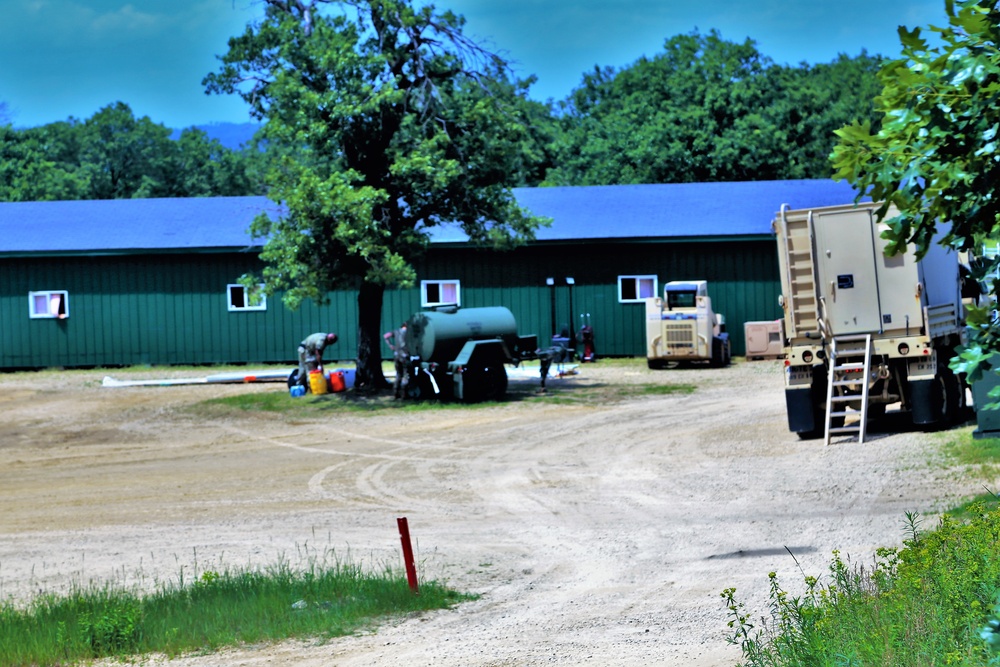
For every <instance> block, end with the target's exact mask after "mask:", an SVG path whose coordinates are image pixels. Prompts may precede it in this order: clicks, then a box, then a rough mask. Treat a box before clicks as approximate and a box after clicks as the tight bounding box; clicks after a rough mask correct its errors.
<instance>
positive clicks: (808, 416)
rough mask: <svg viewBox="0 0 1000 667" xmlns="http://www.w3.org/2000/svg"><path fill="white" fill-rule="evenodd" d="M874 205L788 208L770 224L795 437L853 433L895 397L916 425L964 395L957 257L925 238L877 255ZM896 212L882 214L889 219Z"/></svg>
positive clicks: (950, 411)
mask: <svg viewBox="0 0 1000 667" xmlns="http://www.w3.org/2000/svg"><path fill="white" fill-rule="evenodd" d="M878 207H879V205H878V204H875V203H865V204H857V205H845V206H833V207H825V208H815V209H802V210H789V209H788V207H787V205H783V206H782V207H781V210H780V211H779V213H778V214H777V216H776V218H775V220H774V222H773V229H774V232H775V235H776V238H777V243H778V261H779V266H780V272H781V306H782V308H783V310H784V332H785V333H784V335H785V355H786V356H785V370H786V373H785V404H786V408H787V412H788V427H789V429H790V430H791V431H793V432H795V433H798V434H799V435H800V436H801V437H803V438H812V437H820V436H822V437H824V438H825V440H826V442H829V441H830V438H831V436H832V435H838V434H841V435H842V434H855V433H856V434H857V437H858V440H859V441H863V440H864V437H865V430H866V428H867V422H868V420H869V418H872V417H876V416H879V415H882V414H884V412H885V409H886V406H888V405H892V404H896V403H898V404H899V405H900V408H901V409H902V410H905V411H909V413H910V414H911V416H912V420H913V423H914V424H916V425H918V426H920V427H924V428H930V427H943V426H946V425H948V424H950V423H952V422H953V421H954V420H955V419H956V417H957V416H958V414H959V411H960V410H961V409H962V407H963V406H964V403H965V391H964V387H963V382H962V380H961V379H960V378H958V377H956V375H955V374H954V373H953V372H952V371H951V370H950V369H949V368H948V361H949V359H950V358H951V357H952V355H953V350H954V348H955V347H956V346H957V345H958V344H960V343H961V342H962V341H963V340H964V331H965V327H964V310H963V307H962V298H961V283H960V276H959V259H958V255H957V254H956V253H955V252H952V251H951V250H948V249H947V248H944V247H942V246H941V245H938V244H937V243H932V244H931V246H930V249H929V250H928V252H927V254H926V255H925V256H924V257H923V258H921V259H919V260H918V259H917V258H916V255H915V252H914V249H913V247H912V246H911V247H909V248H908V249H907V250H906V252H904V253H900V254H897V255H893V256H887V255H886V254H885V248H886V245H887V241H886V240H884V239H882V238H881V234H882V232H883V231H885V230H886V229H887V226H886V225H885V224H880V223H878V222H877V218H876V210H877V209H878ZM893 214H894V211H893V210H890V211H889V216H887V217H891V216H892V215H893Z"/></svg>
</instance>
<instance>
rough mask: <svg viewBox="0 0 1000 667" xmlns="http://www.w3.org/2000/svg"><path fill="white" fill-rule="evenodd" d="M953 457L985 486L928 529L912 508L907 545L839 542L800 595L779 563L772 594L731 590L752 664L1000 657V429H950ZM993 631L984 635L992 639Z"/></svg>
mask: <svg viewBox="0 0 1000 667" xmlns="http://www.w3.org/2000/svg"><path fill="white" fill-rule="evenodd" d="M940 451H941V453H942V454H943V457H944V459H943V460H944V463H945V464H946V465H948V466H949V467H952V466H957V467H958V468H959V469H960V470H961V474H962V475H963V477H966V478H968V477H969V476H970V475H971V476H974V477H980V478H982V479H983V481H984V484H983V486H984V491H985V492H984V493H982V494H980V495H979V496H977V497H976V498H973V499H971V500H969V501H966V502H964V503H962V504H960V505H958V506H957V507H955V508H953V509H952V510H950V511H948V512H946V513H945V514H944V516H943V518H942V519H941V521H940V523H939V525H938V526H936V527H935V528H934V529H933V530H930V531H926V532H923V531H921V529H920V528H921V527H920V525H919V524H920V518H919V517H918V516H917V515H915V514H912V513H908V514H907V515H906V520H905V526H906V535H905V536H906V538H907V539H905V540H904V541H903V547H902V548H901V549H888V548H883V549H879V550H878V551H877V552H876V558H875V559H874V561H873V562H872V563H868V564H853V565H852V564H849V563H845V562H844V561H843V560H842V559H841V557H840V555H839V554H838V553H837V552H834V556H833V560H832V562H831V564H830V567H829V572H828V575H827V577H826V580H825V581H821V580H820V579H818V578H815V577H810V576H803V581H802V585H801V586H799V587H797V588H799V589H800V590H802V591H803V592H801V593H799V594H797V595H793V594H791V593H789V592H788V591H787V590H785V589H784V587H783V586H782V585H781V584H780V583H779V582H778V579H777V576H776V575H775V573H773V572H772V573H770V575H769V577H770V604H769V608H768V611H767V612H766V613H765V614H764V615H763V616H760V617H755V616H754V615H753V614H750V613H749V612H748V611H747V610H746V608H745V607H744V605H743V604H742V603H741V602H739V600H738V599H737V598H736V593H735V589H732V588H730V589H727V590H726V591H724V592H723V593H722V597H723V599H724V600H725V604H726V605H727V608H728V610H729V614H730V622H729V630H730V635H729V640H730V641H731V642H732V643H734V644H737V645H739V646H740V648H741V649H742V653H743V658H744V662H742V663H741V664H742V665H744V666H746V667H765V666H766V667H793V666H795V667H797V666H799V665H814V666H816V667H858V666H861V665H866V666H867V665H879V666H886V667H897V666H898V667H909V666H910V665H920V666H923V665H962V666H976V667H978V666H986V665H1000V607H996V606H995V605H997V603H998V602H1000V498H998V497H997V495H995V494H994V490H991V489H989V488H988V487H987V484H986V483H987V482H988V481H989V480H993V479H995V478H996V476H997V474H998V472H1000V439H991V438H984V439H976V438H974V437H973V436H972V432H971V430H959V431H956V432H954V433H949V434H948V440H947V441H945V442H943V443H942V446H941V449H940ZM984 640H985V641H984Z"/></svg>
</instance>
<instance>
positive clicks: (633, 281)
mask: <svg viewBox="0 0 1000 667" xmlns="http://www.w3.org/2000/svg"><path fill="white" fill-rule="evenodd" d="M656 290H657V279H656V276H618V303H639V302H641V301H644V300H645V299H648V298H650V297H653V296H656Z"/></svg>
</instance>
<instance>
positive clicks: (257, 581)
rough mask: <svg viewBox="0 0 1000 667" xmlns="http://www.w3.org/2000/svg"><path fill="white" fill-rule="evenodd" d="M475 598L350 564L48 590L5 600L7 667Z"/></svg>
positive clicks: (205, 645)
mask: <svg viewBox="0 0 1000 667" xmlns="http://www.w3.org/2000/svg"><path fill="white" fill-rule="evenodd" d="M324 560H325V559H324ZM467 599H471V598H470V596H466V595H461V594H458V593H456V592H454V591H451V590H449V589H447V588H446V587H444V586H442V585H440V584H437V583H435V582H428V583H422V584H421V585H420V588H419V594H414V593H413V592H412V591H411V590H410V589H409V587H408V585H407V581H406V578H405V577H404V576H400V575H398V574H397V573H395V572H393V571H391V570H388V569H386V570H385V571H381V572H375V573H371V572H366V571H364V570H363V569H362V568H360V567H358V566H355V565H351V564H345V563H341V562H335V563H333V564H328V563H326V562H313V563H311V564H309V565H308V566H306V567H305V568H304V569H293V568H291V567H290V566H288V564H287V563H278V564H277V565H275V566H273V567H270V568H267V569H266V570H251V569H242V570H233V571H223V572H215V571H206V572H204V573H202V574H201V576H200V577H198V578H197V579H196V580H195V581H193V582H189V583H186V584H185V583H184V582H183V578H182V579H181V581H180V582H179V583H176V584H170V585H162V586H160V587H159V588H158V589H157V590H156V591H154V592H152V593H149V594H146V595H140V594H139V593H137V592H135V591H133V590H128V589H125V588H122V587H115V586H103V587H99V586H95V585H92V586H90V587H87V588H81V587H76V588H74V589H73V590H71V591H70V592H69V593H68V594H66V595H63V596H57V595H41V596H39V597H37V598H35V599H33V600H31V601H30V602H29V603H28V604H27V606H26V607H24V608H16V607H14V606H13V605H12V604H10V603H4V604H2V605H0V638H3V641H0V665H4V666H5V667H6V666H21V665H25V666H27V665H63V664H67V663H76V662H82V661H87V660H90V659H93V658H101V657H108V656H119V657H127V656H135V655H143V654H150V653H161V654H165V655H167V656H170V657H175V656H178V655H181V654H184V653H189V652H194V651H197V652H206V651H214V650H217V649H219V648H222V647H226V646H234V645H240V644H258V643H262V642H263V643H266V642H273V641H279V640H282V639H288V638H316V639H319V640H324V639H329V638H332V637H337V636H343V635H347V634H351V633H353V632H357V631H359V630H362V629H366V628H369V627H372V626H373V625H375V624H376V623H377V622H378V621H379V620H380V619H382V618H385V617H388V616H398V615H403V614H408V613H413V612H420V611H425V610H430V609H442V608H448V607H451V606H453V605H455V604H457V603H458V602H461V601H463V600H467Z"/></svg>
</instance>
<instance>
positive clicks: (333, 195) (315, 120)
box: [205, 0, 542, 391]
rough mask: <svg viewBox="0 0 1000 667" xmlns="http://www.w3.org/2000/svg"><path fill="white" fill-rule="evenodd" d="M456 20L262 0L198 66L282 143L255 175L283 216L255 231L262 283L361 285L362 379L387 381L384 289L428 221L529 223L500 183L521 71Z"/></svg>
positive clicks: (478, 239) (413, 252) (306, 289)
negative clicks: (214, 57) (260, 8)
mask: <svg viewBox="0 0 1000 667" xmlns="http://www.w3.org/2000/svg"><path fill="white" fill-rule="evenodd" d="M325 6H329V7H332V10H333V11H329V12H328V11H324V9H325ZM352 13H353V16H355V17H356V18H349V16H348V15H349V14H352ZM463 23H464V21H463V19H462V18H461V17H458V16H456V15H455V14H452V13H451V12H441V13H439V12H437V11H436V10H435V9H434V7H433V6H424V7H421V8H419V9H415V8H414V7H413V6H411V5H410V3H409V2H408V1H406V0H383V1H376V0H308V1H306V0H300V1H295V2H285V1H282V0H267V3H266V12H265V17H264V19H263V21H261V22H260V23H259V24H256V25H252V26H248V27H247V29H246V31H245V32H244V33H243V34H242V35H240V36H237V37H234V38H232V39H231V40H230V42H229V52H228V53H227V54H225V55H224V56H222V58H221V61H222V67H221V68H220V70H219V71H218V72H217V73H214V74H210V75H209V76H208V77H206V79H205V85H206V86H207V89H208V90H209V91H210V92H216V93H229V94H232V93H235V94H238V95H240V96H241V97H242V98H243V99H244V100H245V101H246V102H247V103H248V104H249V105H250V108H251V112H252V113H253V115H254V116H256V117H257V118H259V119H262V120H266V124H265V126H264V129H263V135H262V136H263V138H264V139H265V140H266V141H268V142H271V143H273V144H274V145H276V146H281V147H284V148H286V149H288V150H289V151H290V152H289V154H288V155H286V156H284V157H283V158H282V159H281V160H279V161H277V163H276V165H275V167H274V168H273V169H272V170H271V171H270V172H269V174H268V182H269V184H270V186H271V189H270V196H271V197H272V198H273V199H274V200H275V201H278V202H281V203H282V205H283V206H284V207H285V214H284V215H283V216H282V217H281V218H280V219H278V220H272V219H270V218H267V217H263V216H262V217H260V218H258V219H257V221H256V222H255V223H254V226H253V228H252V232H253V233H254V234H255V235H256V236H259V237H262V238H266V239H267V243H266V246H265V248H264V251H263V253H262V259H263V260H264V261H265V263H266V264H267V268H266V269H265V271H264V276H263V278H264V282H265V285H266V290H267V291H268V292H274V291H276V290H279V289H280V290H284V291H285V301H286V303H287V304H288V305H289V306H290V307H293V308H294V307H296V306H297V305H298V304H299V303H301V301H302V300H303V299H306V298H309V299H313V300H315V301H317V302H319V303H322V302H324V301H325V299H326V294H327V292H328V291H329V290H331V289H333V288H337V287H345V286H348V287H357V288H359V297H358V306H359V322H360V326H359V334H360V335H359V347H358V356H357V359H358V376H357V380H356V385H355V386H356V387H358V388H359V389H361V390H362V391H367V390H378V389H380V388H382V387H384V386H386V383H385V379H384V377H383V375H382V370H381V363H380V362H381V360H380V347H379V346H380V340H381V339H380V325H381V322H380V317H381V306H382V298H383V294H384V290H385V288H386V287H395V286H408V285H410V284H412V282H413V280H414V277H415V276H414V271H413V267H412V265H411V263H410V262H411V260H412V259H413V258H414V257H416V256H417V255H419V254H420V253H421V252H423V250H424V249H425V248H426V246H427V244H428V242H429V230H430V229H431V228H432V227H435V226H437V225H441V224H455V225H458V226H460V227H461V228H462V230H463V231H464V232H465V233H466V234H467V235H468V236H469V238H470V239H471V241H472V242H473V243H477V244H480V245H486V246H491V247H495V248H504V247H509V246H511V245H516V244H518V243H521V242H523V241H525V240H528V239H531V238H533V234H534V230H535V228H536V227H537V226H538V225H539V224H540V223H541V222H542V221H541V220H540V219H538V218H535V217H533V216H532V215H530V214H529V213H528V212H527V211H524V210H522V209H521V208H520V207H519V206H518V204H517V202H516V201H515V199H514V196H513V194H512V193H511V191H510V187H511V186H512V185H515V184H517V183H518V181H519V180H523V178H522V179H519V177H518V174H524V173H525V172H526V170H527V169H528V168H529V163H530V161H529V159H528V157H527V155H528V151H527V150H526V148H527V147H529V146H530V145H531V144H532V142H533V138H532V135H531V134H530V133H529V132H528V130H527V125H528V122H527V121H528V111H531V110H532V109H531V107H530V105H528V104H527V103H526V102H525V100H524V88H525V86H526V85H527V84H516V83H512V82H511V81H509V79H508V78H507V76H506V72H507V66H506V63H505V62H504V61H503V60H502V59H501V58H499V57H498V56H496V55H495V54H492V53H489V52H487V51H485V50H483V49H482V48H481V47H479V46H478V45H477V44H475V43H474V42H472V41H471V40H469V39H468V38H466V37H465V36H464V35H463V34H462V26H463ZM255 282H256V279H255V278H253V277H244V283H245V284H247V285H252V284H253V283H255Z"/></svg>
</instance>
